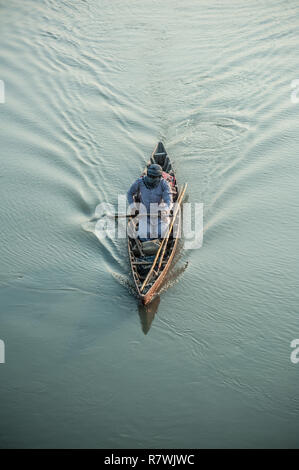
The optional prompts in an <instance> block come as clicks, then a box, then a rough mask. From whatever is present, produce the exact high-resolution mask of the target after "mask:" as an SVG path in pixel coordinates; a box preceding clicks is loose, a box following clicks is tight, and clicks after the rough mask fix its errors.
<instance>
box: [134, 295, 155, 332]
mask: <svg viewBox="0 0 299 470" xmlns="http://www.w3.org/2000/svg"><path fill="white" fill-rule="evenodd" d="M159 304H160V296H159V295H157V296H156V297H155V298H154V299H153V300H152V301H151V302H150V303H149V304H147V305H143V304H142V303H141V302H140V303H139V304H138V313H139V317H140V323H141V328H142V331H143V333H144V334H145V335H146V334H147V333H148V332H149V330H150V327H151V324H152V321H153V319H154V318H155V315H156V313H157V310H158V307H159Z"/></svg>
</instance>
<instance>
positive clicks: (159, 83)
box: [0, 0, 299, 448]
mask: <svg viewBox="0 0 299 470" xmlns="http://www.w3.org/2000/svg"><path fill="white" fill-rule="evenodd" d="M0 39H1V54H0V79H1V80H3V81H4V83H5V103H2V104H0V119H1V127H0V139H1V153H0V198H1V206H0V220H1V224H0V242H1V243H0V296H1V297H0V310H1V312H0V338H1V339H2V340H3V341H4V342H5V354H6V362H5V364H0V446H1V447H2V448H6V447H22V448H23V447H25V448H28V447H35V448H40V447H58V448H59V447H80V448H86V447H98V448H107V447H108V448H127V447H128V448H129V447H131V448H163V447H166V448H175V447H180V448H188V447H190V448H192V447H193V448H194V447H196V448H204V447H209V448H215V447H222V448H228V447H299V438H298V434H299V424H298V413H299V398H298V385H299V364H293V363H292V362H291V361H290V354H291V348H290V343H291V341H292V340H293V339H295V338H299V325H298V316H299V293H298V284H299V249H298V230H299V222H298V221H299V203H298V201H299V185H298V181H299V163H298V150H299V138H298V113H299V103H298V104H297V103H294V102H292V100H291V92H292V88H291V82H292V81H293V80H295V79H299V70H298V59H299V55H298V42H299V5H298V2H297V1H296V0H273V1H270V0H269V1H257V0H254V1H252V2H244V1H242V0H231V1H227V2H224V1H220V0H219V1H217V0H202V1H196V0H185V1H184V2H178V1H175V0H173V1H170V0H163V1H162V0H144V1H142V2H140V1H137V0H130V1H124V0H122V1H120V0H115V1H113V2H111V1H110V0H109V1H108V0H87V1H83V0H81V1H76V2H71V1H66V0H64V1H59V2H58V1H54V0H40V1H38V2H37V1H33V0H28V1H26V2H24V1H22V0H11V1H10V2H5V1H4V0H1V1H0ZM298 96H299V94H298ZM158 140H163V142H164V144H165V146H166V149H167V150H168V152H169V155H170V157H171V158H172V161H173V162H174V166H175V168H176V172H177V176H178V179H179V182H180V183H183V182H185V181H187V182H188V197H189V202H202V203H204V238H203V246H202V248H200V249H198V250H188V251H186V250H183V251H181V253H180V259H179V260H178V262H177V264H176V266H175V267H174V271H173V272H172V277H171V279H170V280H169V284H168V285H167V286H166V288H165V289H164V291H163V292H162V293H161V295H160V297H159V298H158V299H156V301H155V304H154V306H153V307H152V309H151V310H149V311H148V312H146V311H144V310H142V309H141V308H140V307H139V306H138V302H137V300H136V298H135V297H134V296H133V295H132V293H131V292H130V289H129V287H128V286H129V285H130V283H131V278H130V272H129V266H128V260H127V253H126V243H125V240H123V239H122V240H118V239H116V240H114V239H111V238H107V239H105V240H103V241H99V240H98V239H97V237H96V236H95V235H94V233H91V232H88V231H86V229H84V227H86V223H88V222H89V220H90V218H91V217H92V216H93V214H94V210H95V208H96V206H97V205H98V204H99V203H101V202H110V203H112V204H114V205H116V203H117V195H118V194H119V193H121V194H123V193H125V192H126V190H127V188H128V186H129V185H130V184H131V183H132V181H133V180H134V179H135V178H136V177H137V176H138V175H139V174H140V172H141V171H142V169H143V168H144V164H145V161H146V160H147V159H148V157H149V155H150V154H151V152H152V150H153V148H154V146H155V144H156V143H157V141H158ZM187 262H188V267H187V269H184V266H185V264H186V263H187ZM146 332H147V334H144V333H146Z"/></svg>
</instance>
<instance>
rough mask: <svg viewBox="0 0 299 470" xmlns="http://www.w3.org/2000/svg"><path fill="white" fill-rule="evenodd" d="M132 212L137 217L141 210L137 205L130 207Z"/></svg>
mask: <svg viewBox="0 0 299 470" xmlns="http://www.w3.org/2000/svg"><path fill="white" fill-rule="evenodd" d="M130 214H131V215H133V216H134V217H136V215H138V214H139V210H138V209H137V207H136V206H132V207H130Z"/></svg>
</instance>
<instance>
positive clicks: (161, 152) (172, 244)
mask: <svg viewBox="0 0 299 470" xmlns="http://www.w3.org/2000/svg"><path fill="white" fill-rule="evenodd" d="M151 163H158V164H159V165H161V167H162V169H163V171H164V172H165V173H167V174H168V175H171V176H172V177H173V178H174V181H175V183H174V185H173V187H172V190H173V200H174V202H175V201H176V199H177V197H178V186H177V182H176V179H175V174H174V171H173V168H172V164H171V162H170V160H169V158H168V155H167V152H166V150H165V147H164V145H163V143H162V142H159V143H158V144H157V146H156V147H155V150H154V152H153V154H152V156H151V159H150V161H149V162H148V165H149V164H151ZM145 173H146V169H145V170H144V174H145ZM129 224H132V227H131V229H132V228H133V229H134V230H135V228H134V227H135V221H134V218H129V221H128V228H129ZM175 224H176V225H175V226H176V233H180V227H181V211H180V210H179V211H178V213H177V215H176V218H175ZM128 232H129V230H128ZM134 243H135V241H134V239H133V238H130V237H129V236H128V252H129V258H130V264H131V271H132V275H133V278H134V283H135V287H136V292H137V295H138V297H139V299H140V301H141V302H142V303H143V304H144V305H148V304H149V303H150V302H151V301H152V300H153V298H154V297H155V296H156V295H157V294H158V293H159V289H160V288H161V285H162V283H163V281H164V280H165V277H166V275H167V273H168V271H169V269H170V266H171V263H172V261H173V258H174V255H175V252H176V249H177V244H178V237H174V236H173V231H172V232H171V237H169V240H168V242H167V248H166V253H165V257H164V260H163V261H164V262H163V266H162V265H161V268H160V270H159V272H158V273H155V275H153V279H150V280H149V281H151V282H149V283H148V284H147V285H146V286H145V287H144V288H143V289H142V284H143V281H144V279H143V278H141V277H140V275H139V274H138V266H136V264H137V263H138V261H137V260H138V259H139V260H140V259H141V258H140V257H139V258H138V256H136V254H134V250H133V247H134ZM161 251H162V250H161ZM136 261H137V263H136ZM158 265H159V259H158V261H157V262H156V264H155V267H156V266H158Z"/></svg>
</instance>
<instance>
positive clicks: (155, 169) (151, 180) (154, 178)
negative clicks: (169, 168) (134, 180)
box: [145, 163, 162, 188]
mask: <svg viewBox="0 0 299 470" xmlns="http://www.w3.org/2000/svg"><path fill="white" fill-rule="evenodd" d="M161 178H162V168H161V167H160V165H157V164H156V163H153V164H152V165H150V166H149V167H148V169H147V176H146V177H145V183H146V185H147V186H148V187H150V188H155V187H156V186H158V184H159V182H160V180H161Z"/></svg>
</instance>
